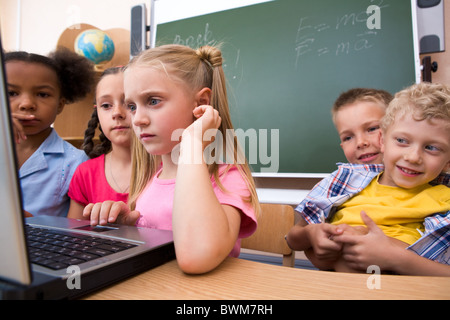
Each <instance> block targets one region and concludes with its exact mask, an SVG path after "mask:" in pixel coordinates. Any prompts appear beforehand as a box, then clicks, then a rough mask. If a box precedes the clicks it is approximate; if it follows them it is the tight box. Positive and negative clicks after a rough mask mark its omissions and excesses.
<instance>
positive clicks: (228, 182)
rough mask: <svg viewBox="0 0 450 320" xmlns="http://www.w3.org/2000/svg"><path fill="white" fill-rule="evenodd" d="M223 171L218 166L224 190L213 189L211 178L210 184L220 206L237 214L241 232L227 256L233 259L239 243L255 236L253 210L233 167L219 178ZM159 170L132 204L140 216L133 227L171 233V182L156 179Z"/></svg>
mask: <svg viewBox="0 0 450 320" xmlns="http://www.w3.org/2000/svg"><path fill="white" fill-rule="evenodd" d="M225 169H226V165H220V167H219V177H220V181H221V183H222V185H223V187H224V188H225V190H226V191H225V192H224V191H222V190H221V189H220V188H219V186H217V184H216V183H215V181H214V178H213V177H212V178H211V182H212V186H213V189H214V193H215V194H216V197H217V199H218V200H219V202H220V203H221V204H225V205H230V206H233V207H235V208H237V209H239V210H240V211H241V228H240V230H239V236H238V241H237V242H236V244H235V245H234V248H233V250H232V251H231V253H230V256H233V257H237V256H238V255H239V252H240V248H241V241H240V239H241V238H245V237H248V236H250V235H251V234H252V233H253V232H255V230H256V226H257V222H256V217H255V211H254V210H253V207H252V206H251V204H250V203H248V202H245V201H244V200H243V198H242V197H244V198H248V197H249V196H250V191H249V190H248V187H247V184H246V183H245V180H244V178H243V177H242V176H241V174H240V173H239V170H238V169H237V168H236V167H231V168H230V170H229V171H228V172H227V173H226V174H222V173H223V172H224V170H225ZM161 170H162V169H160V170H159V171H158V172H157V174H156V175H155V177H154V178H153V179H152V180H151V182H149V184H148V185H147V186H146V187H145V189H144V190H143V191H142V193H141V195H140V196H139V198H138V199H137V201H136V210H137V211H139V212H140V213H141V217H140V218H139V220H138V221H137V223H136V225H137V226H139V227H147V228H155V229H164V230H172V207H173V196H174V192H175V179H169V180H163V179H159V178H158V175H159V173H160V172H161Z"/></svg>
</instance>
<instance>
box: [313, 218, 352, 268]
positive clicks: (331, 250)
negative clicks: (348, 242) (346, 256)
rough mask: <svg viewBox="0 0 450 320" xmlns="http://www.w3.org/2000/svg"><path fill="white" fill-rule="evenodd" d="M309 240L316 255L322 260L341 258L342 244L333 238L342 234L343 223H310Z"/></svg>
mask: <svg viewBox="0 0 450 320" xmlns="http://www.w3.org/2000/svg"><path fill="white" fill-rule="evenodd" d="M307 227H308V229H309V231H308V236H309V241H310V242H311V246H312V248H313V250H314V254H315V256H316V257H317V258H318V259H320V260H330V259H331V260H333V259H337V258H339V256H340V254H341V252H340V251H341V249H342V244H341V243H337V242H335V241H334V240H333V238H334V237H335V236H338V235H340V234H342V232H343V230H344V228H343V226H342V225H332V224H328V223H319V224H310V225H308V226H307Z"/></svg>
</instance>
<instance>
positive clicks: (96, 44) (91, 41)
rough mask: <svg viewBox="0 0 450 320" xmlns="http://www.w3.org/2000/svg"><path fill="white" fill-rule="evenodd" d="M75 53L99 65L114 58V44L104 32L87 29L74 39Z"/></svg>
mask: <svg viewBox="0 0 450 320" xmlns="http://www.w3.org/2000/svg"><path fill="white" fill-rule="evenodd" d="M74 48H75V52H76V53H78V54H79V55H81V56H84V57H86V58H88V59H89V60H91V61H92V62H93V63H95V64H96V65H101V64H103V63H106V62H108V61H110V60H111V59H112V57H113V56H114V42H113V41H112V39H111V37H110V36H108V35H107V34H106V33H105V32H103V31H101V30H97V29H89V30H86V31H83V32H82V33H80V34H79V35H78V36H77V38H76V39H75V45H74Z"/></svg>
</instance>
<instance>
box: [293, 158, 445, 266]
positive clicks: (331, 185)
mask: <svg viewBox="0 0 450 320" xmlns="http://www.w3.org/2000/svg"><path fill="white" fill-rule="evenodd" d="M383 170H384V166H383V165H380V164H369V165H359V164H343V163H339V164H338V169H337V170H336V171H334V172H333V173H332V174H331V175H329V176H327V177H326V178H324V179H323V180H322V181H320V182H319V183H318V184H317V185H315V186H314V188H313V189H312V190H311V192H310V193H308V195H307V196H306V197H305V199H303V201H302V202H301V203H300V204H299V205H298V206H297V208H296V209H295V210H296V211H297V212H299V213H300V214H301V216H302V217H303V218H304V219H305V220H306V222H308V223H321V222H325V221H326V219H327V218H329V217H331V216H332V214H333V213H334V212H335V211H336V208H337V207H338V206H340V205H341V204H343V203H344V202H345V201H347V200H348V199H350V198H351V197H353V196H354V195H356V194H358V193H359V192H360V191H361V190H363V189H364V188H365V187H366V186H368V185H369V183H370V182H371V181H372V179H373V178H375V177H376V176H377V175H378V174H379V173H381V172H383ZM430 184H443V185H446V186H450V175H449V174H441V175H440V176H439V177H437V178H436V179H435V180H433V181H432V182H430ZM449 192H450V189H449ZM424 226H425V233H424V234H423V236H422V237H421V238H420V239H419V240H417V241H416V242H415V243H413V244H412V245H411V246H409V247H408V248H407V249H409V250H412V251H414V252H416V253H417V254H418V255H421V256H423V257H426V258H428V259H431V260H435V261H438V262H440V263H445V264H450V250H449V247H450V211H447V212H444V213H442V212H441V213H436V214H435V215H432V216H428V217H426V218H425V221H424Z"/></svg>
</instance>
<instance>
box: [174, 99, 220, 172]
mask: <svg viewBox="0 0 450 320" xmlns="http://www.w3.org/2000/svg"><path fill="white" fill-rule="evenodd" d="M193 115H194V117H196V118H197V120H195V121H194V122H193V123H192V124H191V125H190V126H189V127H187V128H186V129H185V130H184V131H183V135H182V139H181V155H182V161H181V162H182V163H201V161H202V157H203V151H204V150H205V148H206V147H207V146H208V145H209V144H210V143H211V142H212V141H214V137H215V135H216V133H217V129H218V128H219V126H220V124H221V122H222V119H221V118H220V116H219V112H218V111H217V110H215V109H214V108H213V107H212V106H209V105H201V106H198V107H196V108H195V109H194V110H193Z"/></svg>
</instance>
